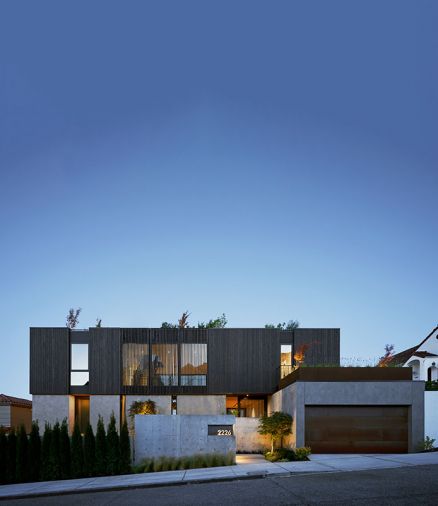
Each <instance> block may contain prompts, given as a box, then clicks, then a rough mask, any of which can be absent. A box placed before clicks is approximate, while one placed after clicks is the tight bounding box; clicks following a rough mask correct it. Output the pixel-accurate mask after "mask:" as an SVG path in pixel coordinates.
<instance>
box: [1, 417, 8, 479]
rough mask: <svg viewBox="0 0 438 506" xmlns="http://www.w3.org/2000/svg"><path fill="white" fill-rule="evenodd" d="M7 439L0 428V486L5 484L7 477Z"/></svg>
mask: <svg viewBox="0 0 438 506" xmlns="http://www.w3.org/2000/svg"><path fill="white" fill-rule="evenodd" d="M7 455H8V438H7V437H6V433H5V431H4V430H3V428H2V427H0V484H4V483H6V476H7Z"/></svg>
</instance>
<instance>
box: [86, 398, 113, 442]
mask: <svg viewBox="0 0 438 506" xmlns="http://www.w3.org/2000/svg"><path fill="white" fill-rule="evenodd" d="M112 413H114V416H115V418H116V426H117V430H119V429H120V396H119V395H90V424H91V426H92V427H93V431H94V433H96V429H97V421H98V419H99V415H100V416H101V417H102V418H103V423H104V424H105V429H106V428H107V426H108V424H109V421H110V418H111V414H112Z"/></svg>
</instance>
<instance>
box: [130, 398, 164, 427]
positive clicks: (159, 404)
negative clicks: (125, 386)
mask: <svg viewBox="0 0 438 506" xmlns="http://www.w3.org/2000/svg"><path fill="white" fill-rule="evenodd" d="M149 400H151V401H154V402H155V408H156V410H157V415H170V414H171V410H172V406H171V405H172V397H171V396H170V395H127V396H126V398H125V419H126V422H127V424H128V428H129V432H130V434H131V435H133V434H134V430H135V427H134V420H133V418H132V417H130V416H129V408H130V407H131V404H132V403H133V402H135V401H149Z"/></svg>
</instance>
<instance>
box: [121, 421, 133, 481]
mask: <svg viewBox="0 0 438 506" xmlns="http://www.w3.org/2000/svg"><path fill="white" fill-rule="evenodd" d="M130 472H131V443H130V441H129V432H128V425H127V423H126V421H125V422H124V423H123V425H122V428H121V429H120V473H121V474H128V473H130Z"/></svg>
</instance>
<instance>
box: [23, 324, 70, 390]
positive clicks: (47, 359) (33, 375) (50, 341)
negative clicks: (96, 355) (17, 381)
mask: <svg viewBox="0 0 438 506" xmlns="http://www.w3.org/2000/svg"><path fill="white" fill-rule="evenodd" d="M69 334H70V331H69V329H68V328H67V327H60V328H31V329H30V393H31V394H41V395H44V394H58V395H61V394H68V393H69V377H70V344H69Z"/></svg>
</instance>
